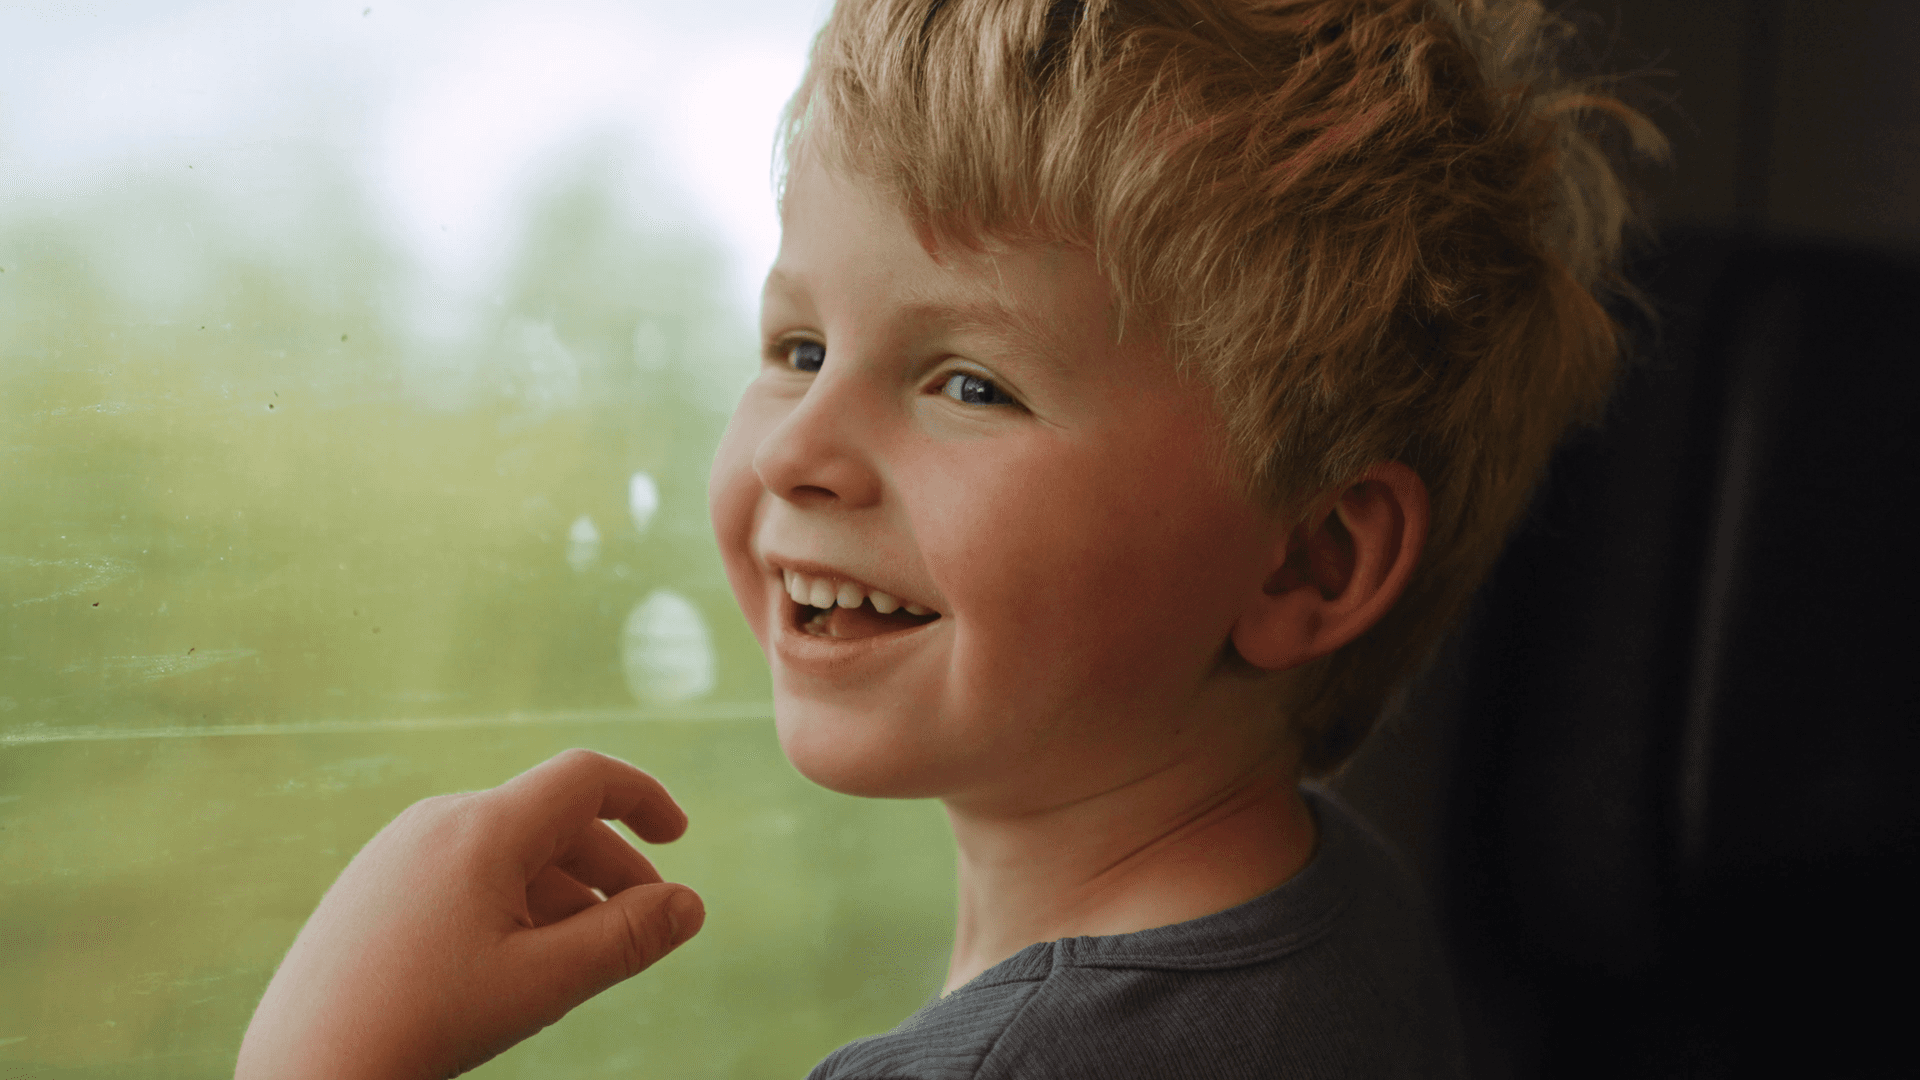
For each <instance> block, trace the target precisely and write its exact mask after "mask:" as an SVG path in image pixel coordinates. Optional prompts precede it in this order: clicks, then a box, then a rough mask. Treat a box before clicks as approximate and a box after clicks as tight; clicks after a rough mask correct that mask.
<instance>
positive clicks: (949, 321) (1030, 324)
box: [767, 267, 1068, 366]
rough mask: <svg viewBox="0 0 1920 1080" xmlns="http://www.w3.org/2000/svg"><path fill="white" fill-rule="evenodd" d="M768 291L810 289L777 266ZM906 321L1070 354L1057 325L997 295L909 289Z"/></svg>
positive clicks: (788, 293)
mask: <svg viewBox="0 0 1920 1080" xmlns="http://www.w3.org/2000/svg"><path fill="white" fill-rule="evenodd" d="M767 291H768V292H770V293H778V294H780V295H782V296H784V297H788V298H797V297H801V296H804V295H805V294H806V292H807V290H806V288H805V286H804V285H802V284H801V282H800V280H799V279H798V276H797V275H794V274H791V273H789V272H787V271H785V270H781V269H779V268H777V267H776V268H775V269H773V270H770V271H768V273H767ZM895 314H896V316H897V317H898V318H900V319H902V320H903V321H907V322H910V323H914V324H928V323H930V324H933V325H935V326H938V327H940V328H941V329H943V330H947V331H949V332H960V333H969V334H978V335H980V336H982V337H986V338H988V339H990V340H991V341H993V342H994V343H995V344H997V345H1000V346H1002V347H1004V348H1006V349H1008V350H1010V351H1013V352H1018V353H1022V354H1026V355H1028V356H1031V357H1034V358H1036V359H1039V360H1043V361H1045V362H1046V363H1048V364H1050V365H1056V366H1057V365H1060V364H1062V363H1063V362H1064V361H1065V359H1066V357H1067V355H1068V350H1067V348H1066V343H1065V341H1064V340H1063V339H1062V338H1061V336H1060V333H1059V330H1058V328H1057V327H1055V326H1053V325H1051V324H1049V323H1048V322H1046V321H1045V320H1043V319H1040V318H1038V317H1036V316H1035V315H1034V314H1032V313H1031V312H1026V311H1021V310H1020V309H1018V308H1014V307H1009V306H1008V305H1007V304H1005V303H1004V302H1002V301H1000V300H998V299H996V298H982V299H979V300H969V301H964V302H959V303H956V302H954V301H951V300H946V299H941V298H938V297H934V296H930V295H925V294H921V293H908V294H907V295H906V296H905V297H904V298H903V302H902V303H901V304H900V306H899V307H898V308H896V309H895Z"/></svg>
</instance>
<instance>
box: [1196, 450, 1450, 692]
mask: <svg viewBox="0 0 1920 1080" xmlns="http://www.w3.org/2000/svg"><path fill="white" fill-rule="evenodd" d="M1426 541H1427V486H1426V485H1425V484H1423V483H1421V482H1420V477H1419V475H1418V474H1417V473H1415V472H1414V471H1413V470H1412V469H1410V468H1408V467H1407V466H1405V465H1402V464H1400V463H1399V462H1397V461H1390V462H1385V463H1383V464H1379V465H1375V466H1373V467H1372V468H1369V469H1368V470H1367V471H1366V472H1364V473H1362V474H1361V476H1360V478H1359V479H1358V480H1356V481H1355V482H1354V483H1353V484H1352V485H1351V486H1349V487H1348V488H1347V489H1346V490H1344V491H1342V492H1340V494H1339V496H1338V498H1336V499H1335V500H1334V501H1333V502H1332V503H1331V504H1328V505H1323V506H1321V507H1319V508H1317V509H1315V510H1314V512H1313V513H1312V514H1310V515H1309V516H1308V517H1307V520H1306V521H1304V522H1301V523H1300V524H1299V525H1297V526H1296V527H1295V528H1294V529H1293V530H1292V532H1291V533H1289V534H1288V535H1286V536H1285V537H1282V538H1279V539H1278V540H1277V541H1276V543H1275V545H1274V560H1273V564H1272V566H1271V569H1270V570H1269V572H1268V574H1267V576H1266V580H1265V581H1264V582H1263V583H1262V584H1261V587H1260V588H1259V590H1258V591H1257V592H1256V593H1255V594H1254V595H1253V596H1251V597H1249V599H1248V601H1247V605H1246V607H1245V609H1243V611H1242V612H1241V615H1240V618H1239V620H1238V621H1236V622H1235V623H1234V624H1233V646H1234V648H1235V649H1236V650H1238V651H1239V653H1240V655H1241V657H1243V658H1244V659H1245V660H1246V661H1247V662H1248V663H1250V664H1252V665H1254V666H1255V667H1258V668H1262V669H1265V670H1267V671H1284V670H1286V669H1288V668H1292V667H1298V666H1299V665H1301V664H1304V663H1306V662H1307V661H1309V660H1315V659H1318V658H1319V657H1322V656H1325V655H1327V654H1328V653H1330V652H1333V651H1334V650H1335V649H1338V648H1339V647H1340V646H1342V645H1345V644H1346V643H1347V642H1349V641H1352V640H1353V639H1354V638H1356V637H1359V636H1360V634H1361V633H1362V632H1364V631H1365V630H1366V629H1367V628H1368V627H1369V626H1372V625H1373V624H1374V623H1375V622H1377V621H1378V620H1379V619H1380V617H1381V616H1382V615H1385V614H1386V613H1387V609H1388V608H1391V607H1392V606H1393V604H1394V601H1396V600H1398V599H1399V598H1400V592H1401V590H1403V589H1405V588H1406V585H1407V581H1408V580H1409V579H1410V578H1411V577H1412V576H1413V567H1414V564H1415V563H1416V562H1418V561H1419V559H1420V550H1421V548H1422V547H1423V546H1424V545H1425V544H1426Z"/></svg>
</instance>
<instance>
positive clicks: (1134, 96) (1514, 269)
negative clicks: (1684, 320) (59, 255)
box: [783, 0, 1664, 774]
mask: <svg viewBox="0 0 1920 1080" xmlns="http://www.w3.org/2000/svg"><path fill="white" fill-rule="evenodd" d="M1572 36H1573V35H1572V30H1571V27H1570V25H1569V24H1568V23H1567V22H1566V21H1565V20H1563V19H1561V18H1559V17H1557V16H1555V15H1552V14H1549V13H1548V12H1546V11H1545V10H1543V9H1542V7H1541V5H1540V3H1539V2H1538V0H1080V2H1074V0H1053V2H1049V0H839V3H838V4H837V5H836V7H835V9H834V11H833V14H832V15H831V17H830V18H829V20H828V22H827V24H826V26H825V27H824V28H823V29H822V30H821V32H820V35H819V37H818V39H817V40H816V41H815V43H814V47H813V54H812V59H811V62H810V64H809V67H808V70H807V73H806V76H805V79H804V80H803V81H802V84H801V86H800V89H799V91H798V92H797V93H796V94H795V96H794V98H793V101H792V103H791V104H790V106H789V108H788V113H787V118H786V122H785V125H784V129H783V138H784V145H785V148H786V159H785V160H786V166H787V168H789V169H791V168H792V167H793V163H794V160H795V157H796V156H797V155H798V154H800V153H802V152H805V153H809V154H813V153H818V154H820V155H822V158H823V160H824V161H825V162H826V163H827V164H828V165H829V166H831V167H833V168H835V169H837V170H841V171H845V172H848V173H850V174H853V175H859V176H862V177H864V178H866V179H868V180H870V181H873V182H875V183H877V184H878V185H880V186H881V188H882V189H883V190H884V191H886V192H887V193H888V194H889V195H890V196H891V197H893V198H895V199H896V200H897V201H898V202H899V204H900V205H901V206H902V207H903V208H904V209H905V210H906V211H907V213H908V214H909V216H910V217H911V219H912V220H913V221H914V222H915V223H916V225H917V226H919V227H921V228H922V229H923V230H925V232H926V235H927V236H928V237H929V242H930V243H945V242H957V243H960V244H963V245H969V246H977V245H978V244H979V243H981V242H984V241H985V240H986V239H987V238H989V237H991V238H994V239H997V240H1002V241H1010V242H1044V241H1052V242H1059V241H1064V242H1068V243H1073V244H1078V245H1082V246H1084V247H1085V248H1086V249H1088V250H1090V251H1091V252H1092V254H1093V256H1094V258H1095V260H1096V261H1097V263H1098V265H1099V266H1100V268H1101V269H1102V271H1103V272H1104V273H1105V274H1106V275H1107V277H1108V279H1109V280H1110V281H1111V283H1112V285H1113V288H1114V296H1115V302H1116V305H1117V307H1118V310H1119V311H1120V312H1121V313H1122V316H1121V318H1122V325H1123V326H1124V327H1128V328H1129V329H1128V330H1126V331H1124V332H1133V331H1132V330H1131V328H1132V327H1134V326H1138V325H1140V322H1141V316H1143V315H1144V316H1146V317H1148V318H1149V319H1150V320H1151V325H1153V326H1154V327H1156V328H1158V332H1163V333H1164V334H1165V335H1166V345H1167V348H1168V350H1169V353H1170V355H1171V356H1172V358H1173V360H1174V362H1175V364H1176V365H1177V367H1178V370H1179V371H1180V373H1181V374H1182V376H1183V377H1186V378H1189V379H1195V380H1199V381H1200V382H1202V383H1204V384H1206V385H1210V386H1212V387H1213V388H1214V389H1215V390H1216V392H1217V399H1218V402H1219V406H1220V412H1221V415H1222V419H1223V421H1224V431H1225V436H1226V440H1225V441H1226V444H1227V449H1228V458H1229V464H1230V465H1231V466H1232V469H1233V472H1234V474H1235V476H1236V477H1237V478H1238V479H1239V481H1240V482H1241V483H1243V484H1244V485H1245V489H1246V492H1247V494H1248V495H1249V496H1250V497H1251V498H1253V499H1254V500H1255V501H1256V502H1257V503H1259V504H1260V505H1263V506H1266V507H1268V508H1269V509H1273V510H1277V511H1281V512H1283V513H1285V514H1286V515H1288V516H1289V518H1290V520H1293V521H1301V520H1306V519H1307V518H1308V517H1309V516H1310V515H1312V514H1313V513H1314V512H1315V511H1316V510H1324V509H1325V508H1326V507H1328V506H1329V505H1331V502H1332V500H1333V499H1335V498H1337V497H1338V493H1339V492H1341V491H1342V490H1344V489H1345V488H1346V487H1348V486H1350V485H1351V484H1353V483H1354V482H1355V481H1356V480H1357V479H1358V478H1359V477H1360V475H1361V474H1362V473H1363V472H1364V471H1365V470H1366V469H1367V467H1368V466H1370V465H1372V464H1375V463H1378V462H1382V461H1389V460H1397V461H1401V462H1403V463H1405V464H1406V465H1407V466H1409V467H1410V468H1412V469H1413V470H1414V471H1415V472H1416V473H1418V474H1419V476H1420V477H1421V479H1422V481H1423V482H1424V483H1425V484H1426V486H1427V489H1428V492H1429V495H1430V506H1431V526H1430V530H1429V534H1428V540H1427V543H1426V547H1425V549H1424V551H1423V552H1422V555H1421V558H1420V562H1419V564H1418V566H1417V568H1416V571H1415V573H1414V575H1413V578H1412V580H1411V581H1410V583H1409V584H1408V586H1407V589H1406V591H1405V593H1404V594H1403V595H1402V596H1401V598H1400V600H1399V602H1398V603H1397V604H1396V605H1395V606H1394V607H1393V608H1392V609H1391V610H1390V611H1389V612H1388V613H1387V614H1386V615H1385V616H1384V617H1382V618H1381V620H1380V621H1379V622H1378V623H1376V624H1375V625H1374V626H1373V627H1372V628H1370V629H1369V630H1368V631H1367V632H1366V633H1365V634H1363V635H1362V636H1361V637H1359V638H1357V639H1356V640H1354V641H1353V642H1351V643H1349V644H1348V645H1347V646H1346V647H1345V648H1343V649H1340V650H1339V651H1337V652H1335V653H1333V654H1332V655H1330V656H1327V657H1323V658H1321V659H1319V660H1316V661H1314V662H1312V663H1310V664H1307V665H1304V666H1303V667H1301V668H1299V669H1296V671H1295V672H1294V673H1293V676H1292V681H1291V683H1290V684H1289V692H1288V699H1289V700H1288V702H1287V703H1286V706H1287V712H1288V716H1289V723H1290V724H1291V725H1292V727H1293V730H1294V732H1295V734H1296V735H1297V736H1298V738H1299V740H1300V744H1301V749H1302V765H1303V768H1304V769H1305V770H1306V771H1307V772H1308V773H1309V774H1324V773H1327V772H1331V771H1333V770H1334V769H1336V768H1337V767H1338V766H1339V765H1340V764H1341V763H1342V762H1344V761H1345V760H1346V759H1347V758H1348V757H1349V756H1351V754H1352V753H1353V751H1354V750H1355V749H1357V748H1358V746H1359V744H1360V742H1361V741H1362V740H1363V739H1364V738H1365V736H1366V735H1367V733H1368V731H1369V730H1371V728H1372V727H1373V725H1374V723H1375V721H1376V719H1377V717H1379V716H1380V714H1381V713H1382V712H1383V710H1384V709H1386V708H1387V707H1388V705H1389V704H1390V703H1391V702H1392V701H1393V700H1394V697H1395V693H1396V691H1398V690H1401V689H1403V688H1404V687H1405V686H1406V685H1407V684H1408V683H1409V682H1410V681H1411V680H1412V679H1413V677H1414V676H1415V675H1416V674H1417V673H1418V672H1419V670H1420V669H1421V668H1422V667H1424V665H1425V663H1426V662H1427V661H1428V660H1429V659H1430V657H1431V656H1432V654H1433V652H1434V650H1435V648H1436V647H1437V644H1438V643H1439V641H1440V639H1441V638H1442V636H1443V635H1444V634H1445V632H1446V630H1447V629H1448V627H1449V626H1450V625H1451V624H1452V623H1453V622H1454V620H1455V619H1456V618H1457V617H1458V615H1459V614H1460V613H1461V611H1462V610H1463V609H1464V607H1465V606H1466V604H1467V602H1468V601H1469V600H1470V599H1471V597H1472V594H1473V592H1474V590H1475V589H1476V588H1477V587H1478V585H1479V584H1480V582H1481V581H1482V579H1483V578H1484V577H1485V576H1486V574H1487V572H1488V571H1489V569H1490V568H1491V566H1492V564H1493V562H1494V560H1495V559H1496V558H1497V556H1498V555H1499V552H1500V549H1501V548H1502V547H1503V546H1504V544H1505V541H1506V538H1507V535H1508V534H1509V532H1510V531H1511V530H1512V529H1513V527H1514V526H1515V524H1516V523H1517V522H1518V520H1519V519H1520V517H1521V515H1522V514H1523V512H1524V511H1525V509H1526V506H1527V503H1528V499H1529V496H1530V493H1531V491H1532V489H1533V487H1534V486H1535V483H1536V481H1537V479H1538V478H1539V477H1540V475H1541V474H1542V472H1543V471H1544V469H1545V466H1546V464H1547V461H1548V459H1549V457H1550V456H1551V453H1552V451H1553V449H1554V447H1555V445H1556V444H1557V443H1558V442H1559V440H1560V438H1561V437H1562V435H1563V434H1564V433H1565V432H1566V431H1567V430H1568V429H1569V427H1570V426H1572V425H1574V424H1576V423H1594V422H1597V421H1598V420H1599V418H1600V414H1601V411H1602V409H1603V407H1604V405H1605V402H1606V400H1607V397H1608V395H1609V392H1610V389H1611V387H1612V384H1613V382H1614V377H1615V370H1616V367H1617V366H1618V354H1619V351H1620V348H1619V342H1618V340H1617V338H1618V333H1617V329H1616V324H1615V322H1614V321H1613V319H1612V317H1611V316H1610V315H1609V314H1608V311H1607V308H1606V306H1605V301H1607V300H1609V299H1610V298H1611V297H1612V296H1615V295H1624V294H1626V293H1628V292H1629V291H1630V290H1629V289H1628V288H1627V286H1626V284H1625V283H1624V282H1623V281H1622V280H1621V278H1620V277H1619V274H1618V271H1617V264H1618V261H1619V252H1620V247H1621V235H1622V230H1623V227H1624V226H1625V225H1626V224H1627V223H1628V222H1629V219H1630V214H1629V201H1628V199H1627V196H1626V191H1625V189H1624V187H1623V185H1622V183H1621V181H1620V180H1619V178H1618V177H1617V176H1616V174H1615V172H1614V170H1613V168H1612V166H1611V165H1610V164H1609V160H1610V158H1609V155H1608V153H1607V152H1605V150H1604V149H1603V147H1604V146H1605V145H1607V143H1606V137H1607V136H1608V135H1609V134H1615V135H1617V133H1619V132H1621V131H1624V132H1625V133H1626V134H1627V135H1628V137H1629V138H1630V139H1631V140H1632V142H1633V145H1634V146H1635V148H1636V149H1638V150H1641V151H1643V152H1647V153H1656V154H1657V153H1659V152H1661V150H1662V149H1663V146H1664V144H1663V143H1662V141H1661V139H1660V135H1659V133H1658V131H1657V130H1655V129H1654V128H1653V126H1652V125H1651V124H1650V123H1648V122H1647V121H1646V120H1645V119H1644V118H1642V117H1641V116H1640V115H1639V114H1638V113H1636V112H1634V111H1633V110H1631V109H1629V108H1627V107H1626V106H1625V105H1623V104H1621V103H1620V102H1619V101H1618V100H1616V99H1615V98H1614V97H1612V96H1610V95H1608V94H1606V93H1604V92H1602V91H1601V87H1600V84H1598V83H1596V82H1594V81H1593V80H1577V79H1573V78H1571V77H1568V76H1566V75H1564V74H1562V73H1561V72H1560V70H1559V65H1558V62H1557V57H1558V56H1560V55H1561V54H1562V53H1564V52H1565V49H1566V47H1567V45H1568V44H1569V42H1570V41H1571V40H1572Z"/></svg>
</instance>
